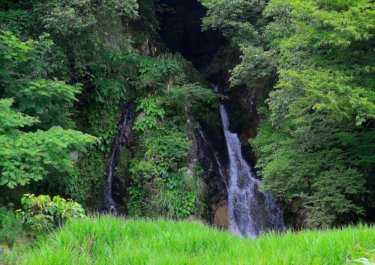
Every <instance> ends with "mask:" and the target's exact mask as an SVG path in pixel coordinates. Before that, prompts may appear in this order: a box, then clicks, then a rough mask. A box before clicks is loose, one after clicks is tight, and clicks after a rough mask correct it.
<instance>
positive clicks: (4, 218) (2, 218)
mask: <svg viewBox="0 0 375 265" xmlns="http://www.w3.org/2000/svg"><path fill="white" fill-rule="evenodd" d="M21 234H22V225H21V222H20V220H19V219H18V218H17V216H16V214H15V213H14V211H13V210H10V209H7V208H5V207H0V245H6V246H7V247H10V248H11V247H12V246H13V244H14V243H15V241H16V239H17V238H18V237H19V236H20V235H21Z"/></svg>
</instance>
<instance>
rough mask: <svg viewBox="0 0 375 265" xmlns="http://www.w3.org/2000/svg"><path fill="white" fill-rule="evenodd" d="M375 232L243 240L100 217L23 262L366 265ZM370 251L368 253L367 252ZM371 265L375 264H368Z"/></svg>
mask: <svg viewBox="0 0 375 265" xmlns="http://www.w3.org/2000/svg"><path fill="white" fill-rule="evenodd" d="M364 249H367V250H372V249H375V229H374V228H371V227H365V226H361V227H358V228H347V229H344V230H330V231H326V232H321V231H320V232H319V231H306V232H302V233H299V234H293V233H291V232H288V233H286V234H283V235H266V236H263V237H261V238H259V240H250V239H242V238H238V237H235V236H232V235H230V234H228V233H226V232H220V231H217V230H214V229H210V228H208V227H206V226H204V225H203V224H199V223H191V222H171V221H163V220H160V221H140V220H137V221H132V220H124V219H118V218H113V217H99V218H92V219H86V220H79V221H75V222H73V223H71V224H68V225H66V226H65V227H64V228H63V229H62V231H59V232H56V233H55V234H52V235H50V236H48V237H47V238H45V239H42V240H40V241H39V242H38V243H37V245H36V246H34V247H33V248H32V249H29V250H28V251H26V253H24V255H23V256H22V257H21V260H20V261H19V262H18V263H19V264H25V265H26V264H27V265H68V264H69V265H84V264H90V265H91V264H97V265H99V264H100V265H107V264H111V265H113V264H118V265H125V264H170V265H179V264H199V265H201V264H202V265H210V264H215V265H217V264H267V265H270V264H277V265H280V264H301V265H302V264H303V265H306V264H330V265H332V264H366V263H365V262H366V260H365V259H362V260H363V263H359V262H358V263H356V262H353V261H354V260H357V259H359V258H365V257H366V255H368V256H367V258H368V259H367V261H369V262H370V261H371V256H372V254H371V253H370V251H367V250H366V251H365V250H364ZM366 253H367V254H366ZM368 264H371V262H370V263H368Z"/></svg>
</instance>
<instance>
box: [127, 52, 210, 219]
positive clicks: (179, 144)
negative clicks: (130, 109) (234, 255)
mask: <svg viewBox="0 0 375 265" xmlns="http://www.w3.org/2000/svg"><path fill="white" fill-rule="evenodd" d="M188 72H189V71H188V69H186V68H185V64H184V62H183V61H182V59H181V58H179V57H171V56H160V57H159V58H157V59H151V58H146V59H145V58H142V59H141V61H140V65H139V74H140V75H139V76H138V77H137V79H135V80H134V84H137V88H138V89H141V90H140V94H141V95H142V93H145V94H146V93H147V92H146V91H148V95H147V96H146V97H144V98H140V99H139V100H138V104H137V108H136V110H137V112H138V113H139V115H138V118H137V120H136V122H135V124H134V127H133V129H134V132H135V133H136V136H135V137H136V139H137V143H138V147H137V148H136V150H135V154H136V155H135V157H134V159H132V162H131V165H130V168H129V172H130V174H131V177H132V184H131V186H130V187H129V189H128V210H129V213H130V214H131V215H133V216H164V217H170V218H186V217H188V216H190V215H192V214H198V215H199V214H200V213H201V208H202V207H201V204H202V203H201V202H202V199H203V192H202V190H204V186H203V184H202V180H201V179H202V178H201V175H199V174H198V173H197V172H198V170H197V171H196V170H195V167H196V166H195V165H194V166H193V165H188V167H187V162H186V161H187V159H189V158H188V156H189V151H190V149H191V147H192V143H191V139H190V138H189V133H190V132H191V130H192V129H193V127H192V122H193V121H192V120H191V117H190V114H189V112H190V110H191V109H192V108H194V107H195V106H199V105H200V104H202V103H203V102H205V103H207V102H211V101H213V100H214V99H215V97H216V96H215V94H214V93H213V92H212V91H211V90H210V89H207V88H204V87H202V86H201V85H200V84H195V83H190V82H189V81H190V76H189V75H188V74H187V73H188Z"/></svg>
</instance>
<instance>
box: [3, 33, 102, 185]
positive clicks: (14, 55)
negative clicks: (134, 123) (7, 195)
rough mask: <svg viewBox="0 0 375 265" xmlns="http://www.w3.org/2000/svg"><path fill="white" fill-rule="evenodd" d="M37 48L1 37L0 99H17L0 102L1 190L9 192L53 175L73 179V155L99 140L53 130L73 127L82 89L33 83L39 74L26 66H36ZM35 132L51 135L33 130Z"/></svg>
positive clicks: (33, 43)
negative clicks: (72, 117) (74, 108)
mask: <svg viewBox="0 0 375 265" xmlns="http://www.w3.org/2000/svg"><path fill="white" fill-rule="evenodd" d="M36 45H37V41H31V40H29V41H25V42H23V41H21V40H19V39H18V38H17V37H16V36H14V35H13V34H12V33H10V32H4V33H2V34H0V62H1V64H2V70H1V72H0V78H1V79H0V85H1V93H0V96H1V97H13V99H11V98H2V99H0V110H1V111H0V125H1V126H0V143H1V144H0V153H1V158H0V174H1V178H0V185H3V186H7V187H8V188H14V187H16V186H18V185H26V184H29V183H30V182H31V181H39V180H42V179H44V178H46V177H47V176H50V175H53V174H55V175H56V174H61V173H65V174H68V175H72V174H73V173H74V167H73V160H72V157H71V155H70V152H71V151H73V150H84V146H85V145H87V144H89V143H92V142H93V141H94V139H95V138H94V137H92V136H89V135H85V134H83V133H80V132H77V131H73V130H64V129H62V128H61V127H51V126H52V125H60V124H61V125H62V124H65V123H66V122H69V120H70V117H69V116H70V112H69V108H72V106H73V101H74V100H75V94H76V93H77V92H78V91H79V87H76V86H68V85H66V84H65V83H63V82H59V81H55V80H43V79H39V78H38V79H33V78H37V74H36V73H34V72H32V71H31V68H29V67H28V65H27V64H28V63H29V62H31V61H32V59H30V58H32V56H33V52H34V51H35V46H36ZM30 71H31V72H30ZM12 105H14V106H16V107H17V108H16V109H14V108H12ZM24 113H27V114H31V115H34V116H35V117H31V116H29V115H26V114H24ZM38 117H39V118H38ZM33 127H34V128H44V129H47V130H45V131H41V130H36V131H35V129H33Z"/></svg>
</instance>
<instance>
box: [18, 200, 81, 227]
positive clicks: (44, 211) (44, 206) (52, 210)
mask: <svg viewBox="0 0 375 265" xmlns="http://www.w3.org/2000/svg"><path fill="white" fill-rule="evenodd" d="M21 204H22V208H23V209H22V210H17V213H18V216H19V217H20V218H21V220H22V223H23V224H24V225H25V227H26V229H27V230H28V231H30V232H31V233H32V234H33V233H39V232H43V231H49V230H51V229H54V228H57V227H61V226H62V225H63V224H64V223H66V222H68V221H70V220H72V219H77V218H84V217H85V210H84V209H83V207H82V206H81V205H80V204H79V203H76V202H74V201H72V200H65V199H63V198H61V197H60V196H55V197H53V199H52V200H51V197H50V196H48V195H40V196H38V197H36V196H35V195H33V194H26V195H24V196H23V197H22V199H21Z"/></svg>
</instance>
